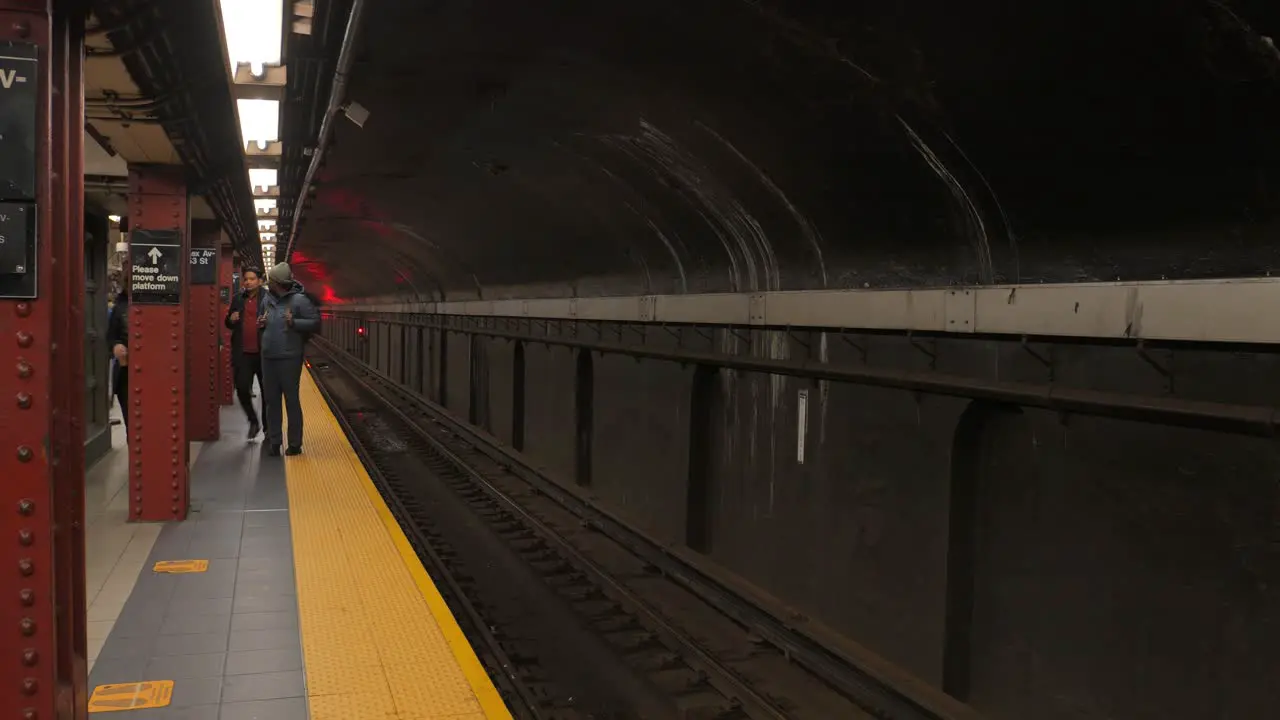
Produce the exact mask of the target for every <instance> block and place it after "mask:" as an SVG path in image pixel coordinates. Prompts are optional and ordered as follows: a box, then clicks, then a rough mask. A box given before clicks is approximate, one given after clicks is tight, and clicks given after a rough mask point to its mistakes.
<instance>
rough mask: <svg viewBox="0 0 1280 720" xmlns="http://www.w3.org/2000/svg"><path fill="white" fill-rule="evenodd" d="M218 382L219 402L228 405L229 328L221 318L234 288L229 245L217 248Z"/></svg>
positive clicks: (232, 392)
mask: <svg viewBox="0 0 1280 720" xmlns="http://www.w3.org/2000/svg"><path fill="white" fill-rule="evenodd" d="M218 256H219V257H218V321H217V323H218V363H219V365H218V376H219V377H220V378H221V380H220V381H219V383H218V390H219V395H221V397H220V398H219V403H220V404H222V405H230V404H231V403H232V402H233V398H234V395H235V378H234V377H233V376H232V374H231V330H230V329H229V328H228V327H227V324H226V323H225V322H223V319H224V318H226V317H227V312H228V311H229V310H230V309H231V293H232V290H233V289H234V287H233V285H234V283H235V278H234V277H233V274H234V273H235V256H234V253H233V251H232V249H231V246H230V245H227V244H223V245H222V246H221V247H220V248H219V250H218Z"/></svg>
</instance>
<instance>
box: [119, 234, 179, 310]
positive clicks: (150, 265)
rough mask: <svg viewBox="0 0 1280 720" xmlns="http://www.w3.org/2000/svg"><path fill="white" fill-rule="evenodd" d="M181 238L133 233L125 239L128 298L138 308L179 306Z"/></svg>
mask: <svg viewBox="0 0 1280 720" xmlns="http://www.w3.org/2000/svg"><path fill="white" fill-rule="evenodd" d="M183 260H184V257H183V252H182V235H180V234H179V233H178V231H177V230H134V231H133V234H132V235H131V236H130V238H129V262H130V263H131V264H132V266H133V267H132V268H130V273H129V297H130V299H131V300H132V301H133V302H135V303H137V304H139V305H177V304H179V303H181V302H182V261H183Z"/></svg>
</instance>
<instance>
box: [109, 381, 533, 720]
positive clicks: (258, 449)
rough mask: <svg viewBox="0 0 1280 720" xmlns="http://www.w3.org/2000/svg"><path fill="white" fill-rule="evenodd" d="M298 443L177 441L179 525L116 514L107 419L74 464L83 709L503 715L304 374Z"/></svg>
mask: <svg viewBox="0 0 1280 720" xmlns="http://www.w3.org/2000/svg"><path fill="white" fill-rule="evenodd" d="M303 404H304V408H305V413H306V415H305V417H306V420H307V425H306V440H305V450H306V454H304V455H301V456H298V457H290V458H281V457H269V456H267V455H266V453H265V450H264V445H263V443H262V439H261V437H259V439H258V440H257V441H256V442H246V440H245V433H246V431H247V424H246V422H245V420H244V417H243V415H242V413H241V412H240V410H239V408H235V407H230V408H223V409H222V411H221V412H222V416H221V422H222V425H221V427H222V434H221V437H220V439H219V440H218V441H216V442H211V443H205V444H204V445H203V446H202V447H200V448H199V449H198V450H197V449H195V448H193V452H192V457H193V465H192V472H191V512H190V515H189V518H188V519H187V520H186V521H183V522H177V523H165V524H138V523H133V524H129V523H126V522H125V516H126V512H127V502H128V498H127V494H126V493H124V492H123V490H122V488H123V487H124V485H125V462H124V461H125V451H124V437H123V431H122V429H121V428H120V427H119V426H116V427H115V437H114V446H115V449H113V451H112V452H111V453H110V454H109V455H108V456H107V457H106V458H104V459H103V460H101V461H100V462H99V463H98V464H97V465H95V466H94V467H93V468H91V469H90V472H89V473H88V478H87V482H88V492H87V498H88V500H89V503H88V505H89V510H88V526H87V532H88V546H89V547H88V570H87V581H88V597H89V601H90V602H89V610H88V612H89V617H88V620H89V623H90V625H89V627H90V630H89V656H90V676H89V690H90V692H91V697H90V702H89V711H90V713H92V714H98V713H109V714H106V715H103V717H107V718H111V719H112V720H126V719H128V718H140V719H144V718H145V719H146V720H168V719H174V718H184V719H190V720H215V719H217V720H248V719H262V720H267V719H270V720H294V719H295V718H296V719H299V720H301V719H304V718H311V719H313V720H362V719H364V718H371V719H373V718H379V719H382V718H385V719H391V718H399V719H403V720H426V719H430V718H450V719H452V720H481V719H482V718H509V717H510V714H509V713H508V712H507V710H506V708H505V706H504V704H503V701H502V699H501V698H500V696H499V695H498V692H497V690H496V689H495V688H494V686H493V684H492V682H491V681H490V679H489V677H488V676H487V675H486V673H485V670H484V668H483V667H482V665H481V664H480V662H479V660H478V659H477V657H476V655H475V653H474V652H473V651H472V649H471V647H470V646H469V644H468V642H467V640H466V638H465V637H464V636H463V633H462V631H461V630H460V628H459V627H458V625H457V624H456V622H455V621H454V619H453V617H452V615H451V614H450V612H449V609H448V607H447V606H446V605H445V602H444V600H443V599H442V598H441V596H440V594H439V593H438V591H437V590H436V588H435V586H434V585H433V584H432V581H431V579H430V578H429V577H428V575H427V573H426V571H425V570H424V569H423V567H422V565H421V564H420V563H419V561H418V559H417V557H416V555H415V553H414V551H413V549H412V548H411V547H410V545H409V543H408V541H407V540H406V539H405V537H404V535H403V534H402V533H401V531H400V528H399V526H398V525H397V523H396V521H395V519H394V517H393V516H392V514H391V512H390V511H389V510H388V509H387V506H386V505H385V504H384V502H383V500H382V498H381V497H380V496H379V494H378V491H377V489H376V488H375V487H374V485H373V482H372V480H371V479H370V478H369V476H368V474H367V473H366V472H365V470H364V468H363V466H362V465H361V463H360V461H359V460H358V459H357V457H356V455H355V452H354V451H353V450H352V448H351V446H350V445H349V443H348V442H347V440H346V437H345V436H344V435H343V433H342V430H341V428H340V427H339V425H338V423H337V420H336V419H335V418H334V417H333V415H332V413H331V412H330V410H329V408H328V406H327V405H326V404H325V402H324V399H323V398H322V397H321V395H320V393H319V391H318V389H317V388H316V386H315V384H314V383H313V382H312V380H311V378H310V377H309V376H304V378H303Z"/></svg>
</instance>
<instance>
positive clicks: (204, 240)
mask: <svg viewBox="0 0 1280 720" xmlns="http://www.w3.org/2000/svg"><path fill="white" fill-rule="evenodd" d="M221 239H222V231H221V229H220V228H219V227H218V223H217V221H215V220H192V221H191V251H190V253H189V258H190V259H189V262H188V263H187V265H188V271H189V274H190V279H191V282H190V293H189V294H188V300H187V303H186V308H187V323H188V325H187V334H186V338H187V439H188V440H217V439H218V433H219V427H218V425H219V423H218V412H219V406H220V405H221V403H220V402H219V398H218V395H219V393H218V381H219V379H221V377H222V373H221V370H220V368H219V367H218V361H219V359H220V354H219V352H218V339H219V338H220V337H221V336H222V333H221V331H220V330H219V328H221V327H222V316H221V315H219V314H218V310H219V309H220V307H221V303H219V302H218V264H219V262H220V261H221V254H222V253H221V250H220V248H219V247H218V245H219V241H220V240H221Z"/></svg>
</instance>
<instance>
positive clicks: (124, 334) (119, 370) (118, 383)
mask: <svg viewBox="0 0 1280 720" xmlns="http://www.w3.org/2000/svg"><path fill="white" fill-rule="evenodd" d="M107 347H109V348H111V359H112V360H113V361H114V362H113V368H112V371H111V390H112V392H114V393H115V396H116V401H117V402H119V403H120V417H121V418H123V420H124V432H125V435H126V436H127V435H128V433H129V293H128V291H127V290H121V291H120V294H119V295H117V296H116V304H115V306H114V307H113V308H111V316H110V317H109V318H108V319H107Z"/></svg>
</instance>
